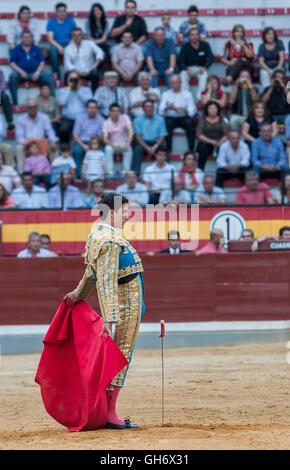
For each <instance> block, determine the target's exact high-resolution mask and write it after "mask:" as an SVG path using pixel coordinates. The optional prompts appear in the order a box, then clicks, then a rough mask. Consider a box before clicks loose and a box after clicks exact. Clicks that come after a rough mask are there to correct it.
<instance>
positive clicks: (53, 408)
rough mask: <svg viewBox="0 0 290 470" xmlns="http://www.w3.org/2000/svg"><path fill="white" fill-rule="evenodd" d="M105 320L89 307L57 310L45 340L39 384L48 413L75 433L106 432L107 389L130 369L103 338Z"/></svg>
mask: <svg viewBox="0 0 290 470" xmlns="http://www.w3.org/2000/svg"><path fill="white" fill-rule="evenodd" d="M103 323H104V322H103V319H102V317H100V316H99V315H98V314H97V313H96V312H95V311H94V310H93V309H92V308H91V307H90V306H89V305H88V304H87V303H86V302H84V301H81V302H78V303H77V304H76V305H74V306H73V307H68V306H67V304H66V302H62V303H61V305H60V306H59V308H58V310H57V312H56V314H55V316H54V318H53V320H52V322H51V325H50V327H49V329H48V331H47V334H46V336H45V338H44V340H43V343H44V349H43V352H42V355H41V358H40V361H39V365H38V369H37V373H36V377H35V382H36V383H38V384H39V385H40V388H41V396H42V400H43V403H44V406H45V409H46V411H47V412H48V413H49V414H50V415H51V416H52V417H53V418H54V419H55V420H56V421H57V422H58V423H60V424H62V425H63V426H66V427H67V428H68V432H72V431H88V430H92V429H99V428H102V427H104V425H105V424H106V422H107V413H108V410H107V399H106V388H107V386H108V385H109V384H110V382H111V380H112V379H113V377H115V375H117V374H118V372H119V371H120V370H121V369H123V367H125V366H126V365H127V364H128V361H127V360H126V358H125V356H124V355H123V353H122V352H121V351H120V349H119V348H118V346H117V345H116V343H115V342H114V341H113V340H112V339H111V338H110V337H109V336H108V335H107V334H106V333H105V334H104V335H103V336H102V338H100V332H101V330H102V326H103Z"/></svg>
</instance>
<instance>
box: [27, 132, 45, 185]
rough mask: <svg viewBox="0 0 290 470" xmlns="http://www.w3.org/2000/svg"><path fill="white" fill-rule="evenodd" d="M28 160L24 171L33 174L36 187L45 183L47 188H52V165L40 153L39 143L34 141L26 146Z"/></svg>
mask: <svg viewBox="0 0 290 470" xmlns="http://www.w3.org/2000/svg"><path fill="white" fill-rule="evenodd" d="M25 154H26V160H25V164H24V171H30V172H31V173H32V174H33V177H34V182H35V184H36V185H39V184H40V183H44V184H45V186H46V187H47V188H49V187H50V172H51V168H50V164H49V161H48V158H47V157H46V156H45V155H41V154H40V153H39V146H38V143H37V142H35V141H34V140H32V141H30V142H28V144H26V145H25Z"/></svg>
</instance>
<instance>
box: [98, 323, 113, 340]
mask: <svg viewBox="0 0 290 470" xmlns="http://www.w3.org/2000/svg"><path fill="white" fill-rule="evenodd" d="M104 333H107V334H108V335H109V336H112V333H113V323H111V322H110V323H109V322H107V323H104V324H103V328H102V331H101V333H100V337H102V336H103V334H104Z"/></svg>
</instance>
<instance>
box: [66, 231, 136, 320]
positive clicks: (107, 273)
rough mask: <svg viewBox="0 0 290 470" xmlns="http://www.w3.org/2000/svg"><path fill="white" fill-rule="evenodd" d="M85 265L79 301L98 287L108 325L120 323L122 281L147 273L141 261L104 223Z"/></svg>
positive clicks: (94, 233) (95, 233)
mask: <svg viewBox="0 0 290 470" xmlns="http://www.w3.org/2000/svg"><path fill="white" fill-rule="evenodd" d="M85 264H87V268H86V270H85V273H84V275H83V277H82V279H81V281H80V283H79V285H78V287H77V288H76V289H75V290H74V294H75V296H76V298H77V299H78V300H83V299H85V298H86V297H87V296H88V295H89V294H90V293H91V291H92V290H93V288H94V286H96V288H97V291H98V298H99V304H100V308H101V313H102V316H103V319H104V321H105V322H111V321H113V322H118V321H119V320H120V315H119V299H118V281H119V279H122V278H124V277H126V276H129V275H132V274H135V273H141V272H142V271H143V266H142V262H141V260H140V257H139V256H138V254H137V252H136V251H135V250H134V248H133V247H132V246H131V245H130V243H129V242H128V241H127V240H125V239H124V238H122V237H121V235H120V234H119V233H118V232H117V230H116V229H114V228H113V227H111V226H110V225H107V224H101V223H100V224H99V225H98V226H97V228H96V229H94V230H93V231H92V232H91V233H90V235H89V238H88V241H87V245H86V254H85Z"/></svg>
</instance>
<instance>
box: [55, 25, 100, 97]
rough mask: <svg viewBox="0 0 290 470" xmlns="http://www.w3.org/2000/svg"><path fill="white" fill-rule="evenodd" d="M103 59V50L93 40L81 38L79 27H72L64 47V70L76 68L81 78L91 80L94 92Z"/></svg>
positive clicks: (81, 33)
mask: <svg viewBox="0 0 290 470" xmlns="http://www.w3.org/2000/svg"><path fill="white" fill-rule="evenodd" d="M103 59H104V52H103V50H102V49H101V48H100V47H99V46H97V44H95V43H94V42H93V41H90V40H89V39H83V31H82V29H81V28H74V29H73V30H72V32H71V42H70V43H69V45H68V46H66V47H65V49H64V70H65V72H71V71H72V70H77V71H78V73H79V75H80V77H81V78H84V79H86V80H89V81H90V82H91V88H92V92H93V93H95V91H96V89H97V88H98V85H99V71H98V67H99V65H100V63H101V62H102V60H103Z"/></svg>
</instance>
